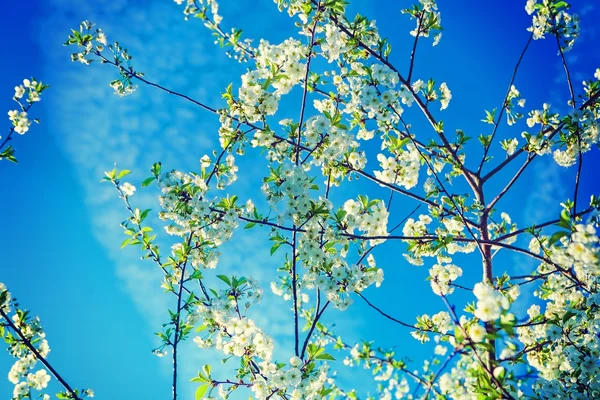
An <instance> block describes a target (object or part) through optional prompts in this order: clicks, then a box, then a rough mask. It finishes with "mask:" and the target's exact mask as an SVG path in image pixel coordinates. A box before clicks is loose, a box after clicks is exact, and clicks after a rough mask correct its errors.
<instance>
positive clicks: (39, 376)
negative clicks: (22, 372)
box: [27, 369, 50, 390]
mask: <svg viewBox="0 0 600 400" xmlns="http://www.w3.org/2000/svg"><path fill="white" fill-rule="evenodd" d="M27 382H28V383H29V385H31V386H32V387H33V388H35V389H36V390H42V389H44V388H45V387H46V386H48V382H50V375H48V373H47V372H46V370H45V369H40V370H39V371H37V372H36V373H35V374H28V375H27Z"/></svg>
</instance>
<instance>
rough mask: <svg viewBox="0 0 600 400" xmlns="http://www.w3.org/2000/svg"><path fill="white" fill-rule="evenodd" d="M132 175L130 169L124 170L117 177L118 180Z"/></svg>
mask: <svg viewBox="0 0 600 400" xmlns="http://www.w3.org/2000/svg"><path fill="white" fill-rule="evenodd" d="M130 173H131V171H130V170H128V169H124V170H123V171H121V172H119V175H117V179H121V178H122V177H124V176H127V175H129V174H130Z"/></svg>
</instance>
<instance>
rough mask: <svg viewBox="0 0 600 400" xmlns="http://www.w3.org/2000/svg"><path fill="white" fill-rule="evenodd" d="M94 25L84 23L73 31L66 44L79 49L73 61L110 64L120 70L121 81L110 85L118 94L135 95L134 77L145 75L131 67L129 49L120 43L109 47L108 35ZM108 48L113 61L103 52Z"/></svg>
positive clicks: (72, 56) (73, 56)
mask: <svg viewBox="0 0 600 400" xmlns="http://www.w3.org/2000/svg"><path fill="white" fill-rule="evenodd" d="M94 25H95V24H94V23H93V22H90V21H83V22H82V23H81V25H80V26H79V30H75V29H72V30H71V32H72V33H71V35H69V38H68V39H67V41H66V42H65V43H64V45H65V46H72V45H75V46H77V47H79V50H80V51H79V52H78V53H73V54H71V61H74V62H75V61H78V62H80V63H83V64H85V65H89V64H91V63H92V61H94V60H98V61H100V62H101V63H110V64H112V65H114V66H115V67H117V68H118V69H119V75H120V77H119V79H115V80H113V81H112V82H111V83H110V87H112V88H113V89H114V91H115V93H116V94H118V95H120V96H127V95H129V94H131V93H133V92H134V91H135V89H136V86H134V85H133V82H132V78H133V77H142V76H144V74H143V73H141V72H137V71H134V69H133V67H132V66H131V59H132V57H131V55H130V54H129V52H128V51H127V49H125V48H123V47H121V45H119V43H118V42H115V43H114V44H110V45H108V46H107V43H108V42H107V39H106V34H105V33H104V32H103V31H102V30H101V29H94ZM106 48H108V49H109V50H110V52H111V53H112V60H111V59H109V58H107V57H105V56H104V54H103V52H104V50H105V49H106Z"/></svg>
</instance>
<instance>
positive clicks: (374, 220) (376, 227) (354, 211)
mask: <svg viewBox="0 0 600 400" xmlns="http://www.w3.org/2000/svg"><path fill="white" fill-rule="evenodd" d="M344 211H345V212H346V215H345V216H344V220H343V223H344V226H345V228H346V231H347V232H348V233H351V234H352V233H354V230H355V229H358V230H361V231H363V232H365V233H366V235H367V236H387V235H388V231H387V223H388V216H389V212H388V210H387V209H386V208H385V204H384V202H383V200H369V199H368V198H367V197H366V196H359V197H358V201H356V200H352V199H350V200H347V201H346V202H345V203H344ZM383 242H385V239H371V240H369V244H370V245H371V246H375V245H377V244H380V243H383Z"/></svg>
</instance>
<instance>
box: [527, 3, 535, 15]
mask: <svg viewBox="0 0 600 400" xmlns="http://www.w3.org/2000/svg"><path fill="white" fill-rule="evenodd" d="M535 3H537V0H527V4H525V11H527V14H529V15H531V14H533V6H534V5H535Z"/></svg>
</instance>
